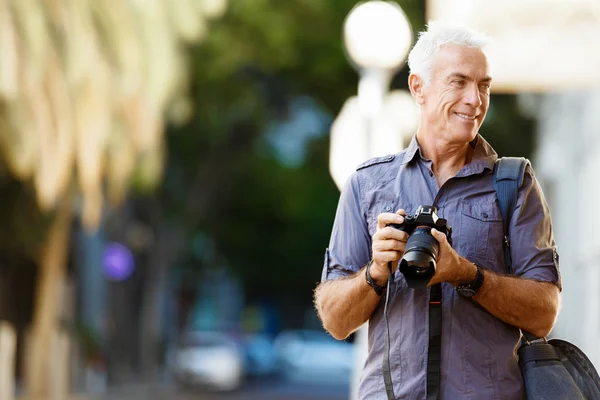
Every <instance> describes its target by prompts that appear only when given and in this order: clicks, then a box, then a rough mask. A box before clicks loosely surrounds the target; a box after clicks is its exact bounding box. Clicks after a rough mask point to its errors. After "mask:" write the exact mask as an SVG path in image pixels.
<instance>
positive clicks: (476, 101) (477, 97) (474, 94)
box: [465, 84, 482, 108]
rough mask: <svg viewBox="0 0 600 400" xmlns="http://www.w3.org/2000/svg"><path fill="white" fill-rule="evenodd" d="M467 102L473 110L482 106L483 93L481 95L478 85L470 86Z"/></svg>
mask: <svg viewBox="0 0 600 400" xmlns="http://www.w3.org/2000/svg"><path fill="white" fill-rule="evenodd" d="M465 102H466V103H467V104H468V105H470V106H471V107H473V108H479V106H481V103H482V102H481V93H479V87H478V86H477V85H476V84H473V85H469V88H468V89H467V93H465Z"/></svg>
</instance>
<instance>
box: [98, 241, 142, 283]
mask: <svg viewBox="0 0 600 400" xmlns="http://www.w3.org/2000/svg"><path fill="white" fill-rule="evenodd" d="M102 266H103V267H104V273H105V274H106V276H107V277H108V278H109V279H111V280H113V281H124V280H125V279H127V278H129V277H130V276H131V274H132V273H133V268H134V261H133V254H132V253H131V250H129V248H127V247H126V246H124V245H122V244H120V243H115V242H112V243H108V244H107V245H106V246H104V254H103V256H102Z"/></svg>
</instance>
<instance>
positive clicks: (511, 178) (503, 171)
mask: <svg viewBox="0 0 600 400" xmlns="http://www.w3.org/2000/svg"><path fill="white" fill-rule="evenodd" d="M528 164H529V160H527V159H526V158H522V157H503V158H499V159H498V160H497V161H496V165H495V166H494V174H493V177H492V183H493V185H494V189H495V190H496V196H497V197H498V202H499V205H500V212H501V213H502V227H503V229H504V242H503V244H502V246H503V247H504V262H505V264H506V269H507V271H508V273H509V274H512V257H511V255H510V236H509V232H508V229H509V224H510V220H511V218H512V213H513V211H514V209H515V207H516V205H517V195H518V192H519V188H520V187H521V185H522V184H523V176H524V174H525V167H526V166H527V165H528Z"/></svg>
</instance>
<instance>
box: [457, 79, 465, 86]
mask: <svg viewBox="0 0 600 400" xmlns="http://www.w3.org/2000/svg"><path fill="white" fill-rule="evenodd" d="M465 83H466V82H465V81H464V80H463V79H457V80H455V81H454V84H455V85H456V86H465Z"/></svg>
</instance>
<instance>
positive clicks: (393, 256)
mask: <svg viewBox="0 0 600 400" xmlns="http://www.w3.org/2000/svg"><path fill="white" fill-rule="evenodd" d="M400 258H402V252H400V251H378V252H376V253H373V261H374V262H376V263H377V264H381V265H387V263H389V262H392V263H394V262H396V261H398V260H400Z"/></svg>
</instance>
